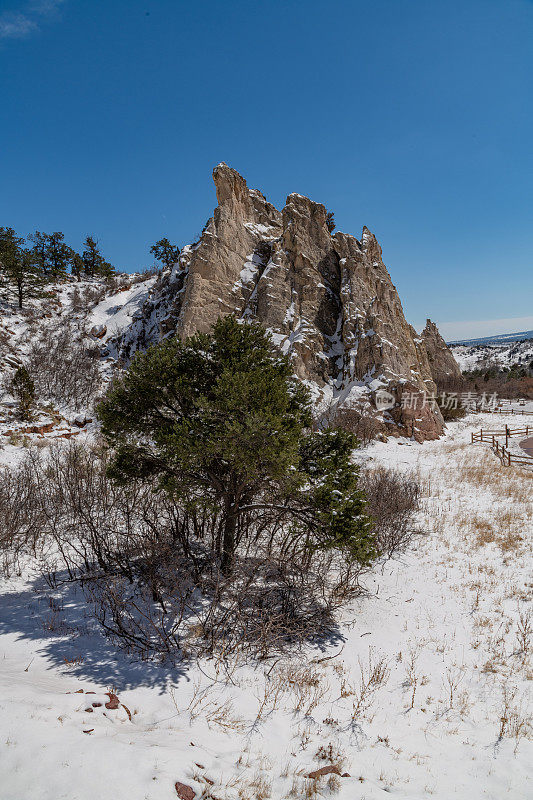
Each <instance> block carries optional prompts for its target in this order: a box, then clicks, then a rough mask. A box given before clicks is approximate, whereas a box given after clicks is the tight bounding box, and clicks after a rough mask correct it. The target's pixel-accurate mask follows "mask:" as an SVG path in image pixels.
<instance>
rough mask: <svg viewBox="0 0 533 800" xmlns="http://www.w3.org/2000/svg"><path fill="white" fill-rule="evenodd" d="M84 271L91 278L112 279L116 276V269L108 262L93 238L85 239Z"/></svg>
mask: <svg viewBox="0 0 533 800" xmlns="http://www.w3.org/2000/svg"><path fill="white" fill-rule="evenodd" d="M81 257H82V260H83V269H84V272H85V274H86V275H87V276H88V277H89V278H95V277H98V276H100V277H103V278H111V277H113V275H114V274H115V268H114V267H113V266H112V265H111V264H110V263H109V261H106V260H105V258H104V257H103V255H102V254H101V252H100V248H99V247H98V240H97V239H95V238H94V237H93V236H87V237H86V239H85V250H84V251H83V253H82V254H81Z"/></svg>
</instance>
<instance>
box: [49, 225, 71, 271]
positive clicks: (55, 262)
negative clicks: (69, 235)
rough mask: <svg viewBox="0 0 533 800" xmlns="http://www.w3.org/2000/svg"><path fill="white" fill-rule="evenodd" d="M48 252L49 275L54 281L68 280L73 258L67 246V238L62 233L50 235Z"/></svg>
mask: <svg viewBox="0 0 533 800" xmlns="http://www.w3.org/2000/svg"><path fill="white" fill-rule="evenodd" d="M46 239H47V244H46V252H47V260H48V264H49V274H50V278H51V279H52V280H61V279H63V278H66V276H67V270H68V265H69V263H70V260H71V258H72V250H71V248H70V247H69V246H68V245H67V244H65V241H64V239H65V236H64V234H63V233H61V232H60V231H56V232H55V233H50V234H49V235H48V236H47V237H46Z"/></svg>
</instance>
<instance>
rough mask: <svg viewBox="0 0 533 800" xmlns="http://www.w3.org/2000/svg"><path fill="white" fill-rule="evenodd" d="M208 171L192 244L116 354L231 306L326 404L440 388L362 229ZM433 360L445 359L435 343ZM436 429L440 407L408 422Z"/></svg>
mask: <svg viewBox="0 0 533 800" xmlns="http://www.w3.org/2000/svg"><path fill="white" fill-rule="evenodd" d="M213 179H214V182H215V186H216V193H217V201H218V205H217V208H216V209H215V211H214V214H213V216H212V217H211V219H209V221H208V223H207V224H206V226H205V228H204V230H203V232H202V235H201V237H200V239H199V241H197V242H196V243H194V244H193V245H188V246H187V247H185V248H184V249H183V251H182V253H181V256H180V259H179V263H178V264H176V265H175V266H174V268H173V269H172V270H168V271H167V272H166V273H164V274H163V275H162V277H161V279H160V280H159V281H158V283H157V284H156V286H155V287H154V290H153V292H152V295H151V297H150V299H149V300H148V301H147V303H146V304H145V307H144V309H143V315H142V318H141V319H137V320H134V322H133V323H132V326H131V328H130V330H129V332H128V334H127V335H126V336H125V337H124V338H123V340H122V342H121V343H120V348H119V349H118V354H119V355H120V356H121V357H122V358H123V359H126V360H127V359H128V358H129V357H130V355H131V353H132V352H133V350H134V349H136V348H138V347H141V348H142V347H145V346H146V345H148V344H149V343H150V342H151V341H154V340H158V339H160V338H161V337H164V336H166V335H169V334H173V333H177V334H178V335H179V336H182V337H185V336H188V335H190V334H192V333H194V332H195V331H207V330H209V329H210V328H211V326H212V325H213V323H214V322H215V321H216V320H217V318H218V317H219V316H221V315H225V314H229V313H235V314H236V315H237V316H239V317H242V318H250V319H256V320H258V321H260V322H261V323H262V324H263V325H264V326H265V327H266V328H268V329H269V330H270V331H271V333H272V336H273V339H274V341H275V343H276V344H277V345H278V346H279V347H280V348H281V349H282V351H283V352H285V353H287V354H288V355H289V356H290V358H291V360H292V363H293V365H294V370H295V373H296V374H297V375H298V376H299V377H300V378H301V379H303V380H305V381H307V382H309V385H310V386H311V387H312V388H313V390H314V393H315V396H316V399H317V401H321V402H322V403H323V404H326V403H331V402H336V403H343V404H348V405H349V404H350V403H352V402H353V401H355V400H357V398H360V397H361V396H362V395H363V394H364V395H365V396H366V397H368V396H369V395H370V396H373V395H374V393H375V392H376V391H377V390H379V389H387V390H388V391H390V392H391V393H392V394H393V396H394V397H395V398H396V401H397V404H398V403H401V396H402V394H405V391H406V389H405V387H406V385H408V386H409V387H410V388H411V390H412V391H413V392H416V393H420V394H422V393H424V392H428V393H430V394H431V393H434V392H435V388H436V387H435V383H434V377H433V369H432V363H430V360H431V359H430V358H429V357H428V351H427V350H426V344H425V341H426V340H425V338H423V337H420V336H418V335H417V333H416V332H415V331H414V329H413V328H412V327H411V326H410V325H409V324H408V323H407V321H406V320H405V317H404V313H403V309H402V304H401V302H400V298H399V296H398V293H397V291H396V288H395V286H394V285H393V283H392V280H391V278H390V275H389V273H388V271H387V268H386V267H385V264H384V263H383V259H382V253H381V248H380V246H379V244H378V242H377V240H376V237H375V236H374V235H373V234H372V233H371V232H370V231H369V230H368V228H366V227H365V228H363V232H362V236H361V238H360V239H357V238H355V237H354V236H350V235H348V234H345V233H341V232H337V233H335V234H332V233H331V232H330V231H329V230H328V226H327V224H326V218H327V212H326V209H325V207H324V206H323V205H322V204H321V203H315V202H313V201H312V200H309V199H308V198H307V197H302V195H299V194H290V195H289V196H288V197H287V201H286V204H285V206H284V208H283V210H282V211H278V210H277V209H276V208H274V206H273V205H271V204H270V203H269V202H268V201H267V200H266V199H265V197H264V196H263V195H262V194H261V192H259V191H257V190H254V189H249V188H248V186H247V184H246V181H245V180H244V178H243V177H242V176H241V175H239V174H238V173H237V172H236V171H235V170H234V169H231V168H230V167H228V166H227V165H226V164H219V165H218V166H217V167H216V168H215V170H214V171H213ZM431 343H432V347H433V343H434V337H433V338H432V339H431ZM444 347H446V346H444ZM446 350H447V348H446ZM437 353H438V359H437V358H436V354H437ZM450 357H451V356H450ZM431 358H433V363H435V362H436V363H437V364H438V365H439V367H440V365H442V364H444V354H441V352H440V347H436V346H434V347H433V349H432V350H431ZM452 360H453V357H452ZM403 417H404V415H403V409H402V407H401V405H397V406H396V409H395V411H394V414H389V413H388V412H387V411H385V417H384V421H386V422H393V421H394V420H395V421H396V423H397V424H398V425H399V426H400V429H401V426H402V425H403V424H404V423H403ZM442 426H443V422H442V417H441V415H440V412H439V411H438V409H430V410H429V411H427V410H426V411H425V418H424V420H423V421H422V422H421V423H420V427H419V417H415V418H413V419H410V420H409V435H413V436H415V437H416V438H421V439H423V438H435V437H436V436H438V435H439V434H440V433H441V432H442ZM403 432H405V431H403Z"/></svg>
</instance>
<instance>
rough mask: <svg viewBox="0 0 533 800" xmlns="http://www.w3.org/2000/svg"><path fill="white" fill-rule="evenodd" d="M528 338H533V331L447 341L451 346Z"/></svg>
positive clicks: (500, 342) (516, 340)
mask: <svg viewBox="0 0 533 800" xmlns="http://www.w3.org/2000/svg"><path fill="white" fill-rule="evenodd" d="M527 339H533V331H520V332H519V333H502V334H499V335H498V336H482V337H481V338H479V339H454V340H453V341H447V342H446V344H448V345H450V346H451V347H453V346H455V345H461V344H464V345H466V346H468V347H471V346H474V345H477V344H507V343H508V342H523V341H526V340H527Z"/></svg>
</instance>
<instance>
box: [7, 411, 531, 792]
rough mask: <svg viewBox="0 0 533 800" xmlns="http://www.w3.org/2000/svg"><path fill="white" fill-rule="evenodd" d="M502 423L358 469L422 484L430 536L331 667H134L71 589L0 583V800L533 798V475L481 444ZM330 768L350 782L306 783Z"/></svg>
mask: <svg viewBox="0 0 533 800" xmlns="http://www.w3.org/2000/svg"><path fill="white" fill-rule="evenodd" d="M494 421H495V417H494V416H493V415H486V416H479V415H478V416H475V417H474V416H471V417H469V418H467V419H465V420H462V421H459V422H456V423H452V424H450V425H449V426H448V433H447V435H446V436H445V437H443V438H442V439H441V440H440V441H436V442H427V443H425V444H423V445H418V444H416V443H414V442H411V441H407V440H395V439H390V440H389V441H388V442H384V443H383V442H378V443H375V444H373V445H371V446H370V447H369V448H368V449H367V450H366V451H365V452H364V453H361V454H360V457H361V458H362V459H370V463H371V464H375V465H380V464H387V465H390V466H395V467H396V468H398V469H399V470H404V471H409V472H411V471H412V472H414V473H416V474H417V476H418V477H419V479H420V481H421V485H422V507H421V510H420V513H419V515H418V527H419V530H420V535H419V536H418V537H417V540H416V544H415V547H414V548H413V549H412V551H410V552H409V553H408V554H407V555H405V556H404V557H403V558H402V559H401V560H398V561H389V562H387V563H386V564H385V565H384V566H383V567H381V568H379V569H378V570H376V571H375V572H374V573H372V574H371V575H369V576H367V578H366V581H365V582H366V587H367V589H368V594H367V596H366V597H362V598H360V599H359V600H357V601H356V602H354V603H353V604H352V605H351V606H350V608H348V609H347V610H346V612H345V614H344V619H343V621H342V623H341V624H340V625H339V628H338V630H337V631H336V633H335V635H332V637H331V640H330V641H328V642H324V643H323V646H322V647H321V648H318V647H317V648H308V649H307V650H305V652H300V653H295V654H293V655H291V656H287V657H284V658H281V659H279V658H273V659H269V660H267V661H265V662H263V663H259V664H256V665H253V664H250V663H248V664H241V663H235V664H233V665H231V666H230V667H229V668H224V667H223V666H222V665H221V664H217V663H216V662H215V661H204V662H201V663H200V664H198V665H192V666H190V667H186V666H184V667H183V668H171V667H168V666H166V665H164V664H162V665H161V664H153V663H149V662H145V663H131V661H129V660H128V658H127V657H126V656H125V655H123V654H120V653H118V652H117V651H116V650H115V649H114V648H113V647H112V646H111V644H110V643H109V642H108V641H106V640H105V639H104V638H103V637H102V636H101V634H100V633H99V632H98V631H96V630H95V628H94V627H93V623H92V621H91V616H90V613H89V607H88V606H87V604H86V603H85V602H84V600H83V597H82V595H81V593H79V592H77V590H76V588H75V587H74V586H70V588H68V589H65V590H63V591H53V590H52V589H50V587H48V586H47V585H46V584H45V583H44V582H43V580H42V579H41V578H40V577H39V575H38V574H35V573H33V572H32V571H31V570H28V572H27V573H26V574H24V575H23V576H13V577H11V578H10V579H8V580H7V579H4V580H2V594H1V596H0V687H1V694H0V731H1V736H0V798H1V800H27V799H28V800H29V798H31V799H32V800H63V799H64V800H95V798H98V800H117V799H118V800H122V798H127V800H130V798H131V800H137V799H138V800H171V798H174V799H175V798H176V797H177V796H178V794H177V792H176V789H175V783H176V781H179V782H180V783H182V784H185V785H187V786H189V787H191V788H192V790H193V791H194V792H196V798H219V800H223V799H224V798H228V799H229V798H234V799H235V800H247V799H248V800H255V799H258V800H261V798H264V799H265V800H266V798H273V800H282V799H283V798H295V799H296V800H298V799H299V798H313V797H338V798H340V800H363V798H365V800H377V799H378V798H385V797H389V796H393V797H397V798H401V800H421V799H422V798H424V799H426V798H428V799H429V798H432V799H434V800H451V799H452V798H458V799H460V800H463V799H465V800H477V798H484V799H486V800H503V798H509V800H526V799H527V798H531V797H533V782H532V777H533V744H532V742H531V736H532V728H531V702H530V701H531V685H532V679H533V670H532V665H531V648H533V634H532V633H528V631H529V630H530V628H531V626H532V625H533V618H532V616H531V600H532V596H533V574H532V571H531V541H532V538H533V506H532V501H531V488H532V486H533V483H532V481H533V473H531V472H524V471H519V470H517V469H514V468H511V469H508V468H504V467H501V466H500V464H499V462H498V461H497V459H496V458H495V456H494V455H493V454H492V453H491V452H490V450H489V449H488V447H487V446H486V445H471V444H469V442H470V434H471V431H472V430H477V429H479V428H480V427H481V426H482V425H483V426H485V427H490V426H493V425H494ZM532 422H533V418H532ZM528 620H529V622H528ZM528 625H529V627H528ZM372 675H373V680H370V678H371V676H372ZM90 692H94V693H95V694H89V693H90ZM106 693H109V694H113V693H115V694H116V695H118V698H119V701H120V703H121V704H123V705H119V707H118V708H117V709H113V708H111V709H107V708H106V706H105V703H106V702H109V695H107V694H106ZM93 704H96V705H94V706H93ZM111 705H116V702H113V703H111ZM91 709H92V710H91ZM130 716H131V719H130ZM330 764H335V765H339V766H340V771H341V772H343V773H344V772H347V773H349V777H348V776H347V777H337V776H333V777H331V776H326V777H324V778H322V779H320V780H318V781H316V780H314V779H309V778H306V777H305V776H306V775H307V774H308V773H309V772H310V771H312V770H316V769H317V768H320V767H322V766H327V765H330ZM182 791H183V790H182Z"/></svg>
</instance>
